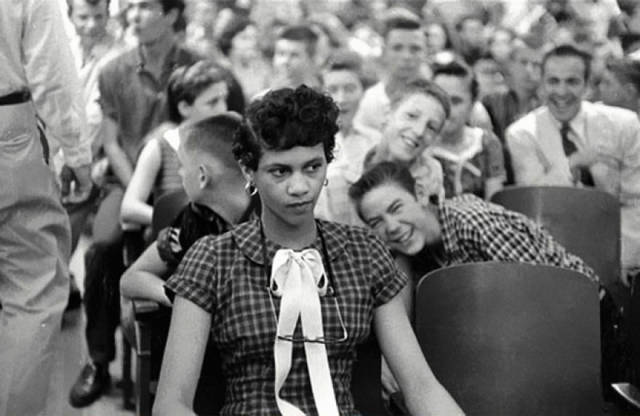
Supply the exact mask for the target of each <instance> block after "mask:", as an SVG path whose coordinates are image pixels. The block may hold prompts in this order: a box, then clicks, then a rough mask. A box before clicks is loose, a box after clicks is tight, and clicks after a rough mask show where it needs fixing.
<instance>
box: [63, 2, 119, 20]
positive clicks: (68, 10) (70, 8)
mask: <svg viewBox="0 0 640 416" xmlns="http://www.w3.org/2000/svg"><path fill="white" fill-rule="evenodd" d="M75 1H77V0H67V6H68V7H67V12H68V14H69V16H71V13H73V3H74V2H75ZM80 1H84V2H85V3H87V4H90V5H91V6H94V7H95V6H97V5H98V3H100V1H102V0H80ZM110 2H111V0H104V5H105V7H106V9H107V17H109V3H110Z"/></svg>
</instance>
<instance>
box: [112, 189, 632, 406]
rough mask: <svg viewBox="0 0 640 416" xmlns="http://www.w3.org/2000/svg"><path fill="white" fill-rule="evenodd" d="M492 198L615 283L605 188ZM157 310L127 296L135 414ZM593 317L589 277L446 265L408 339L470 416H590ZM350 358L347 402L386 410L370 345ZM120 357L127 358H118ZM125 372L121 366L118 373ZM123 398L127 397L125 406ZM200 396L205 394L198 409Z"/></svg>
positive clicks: (613, 225) (505, 193) (614, 245)
mask: <svg viewBox="0 0 640 416" xmlns="http://www.w3.org/2000/svg"><path fill="white" fill-rule="evenodd" d="M492 200H493V201H494V202H496V203H499V204H502V205H504V206H506V207H508V208H510V209H512V210H515V211H519V212H522V213H524V214H525V215H528V216H530V217H531V218H534V219H535V220H536V221H537V222H538V223H540V224H542V225H544V226H545V227H546V228H547V229H548V230H549V231H550V232H551V234H552V235H554V237H556V239H558V241H559V242H560V243H561V244H563V245H564V246H565V247H567V249H569V250H570V251H571V252H573V253H575V254H577V255H579V256H581V257H582V258H583V259H584V260H585V261H586V262H587V264H589V265H591V266H592V267H593V268H594V270H595V271H596V273H597V274H598V275H599V276H600V277H601V280H602V282H603V283H604V284H605V286H606V285H607V284H609V283H612V282H614V281H616V280H617V279H619V277H618V276H619V273H620V261H619V259H620V254H619V253H620V209H619V203H618V202H617V200H615V198H613V197H611V196H610V195H609V194H607V193H604V192H600V191H596V190H593V189H579V188H565V187H511V188H506V189H504V190H502V191H500V192H499V193H497V194H496V195H494V197H493V198H492ZM186 201H187V199H186V195H184V194H183V193H176V194H169V195H165V196H163V197H161V198H160V199H159V200H158V201H157V202H156V204H155V207H154V217H153V225H152V226H153V229H154V230H156V231H157V230H159V229H162V228H163V227H165V226H167V225H169V223H170V222H171V220H172V219H173V218H174V216H175V215H176V214H177V212H179V211H180V209H181V208H182V207H183V206H184V205H185V204H186ZM594 236H597V238H594ZM158 310H159V307H158V306H157V305H155V304H153V303H150V302H146V301H134V308H133V311H134V312H133V313H134V314H135V325H134V328H133V330H131V331H125V337H124V338H125V352H128V351H131V349H132V347H133V350H134V351H135V353H136V358H137V365H136V383H135V385H136V389H135V390H136V391H135V401H136V412H137V414H138V415H142V416H145V415H149V414H150V411H151V405H152V394H153V390H154V383H153V382H152V379H153V378H155V377H157V371H158V368H159V362H156V363H152V362H151V357H152V350H153V348H152V347H153V346H154V345H153V343H154V342H155V343H157V342H162V341H160V340H161V337H160V338H158V334H157V328H158V327H163V329H162V331H165V332H166V328H167V325H166V319H167V318H164V319H165V324H164V325H159V323H158V315H159V314H161V312H158ZM599 313H600V307H599V298H598V291H597V290H596V289H594V287H593V285H592V284H590V283H589V281H588V280H587V279H584V278H583V277H582V276H581V275H580V274H579V273H577V272H573V271H568V270H563V269H559V268H555V267H550V266H533V265H526V264H508V263H476V264H467V265H460V266H453V267H448V268H444V269H440V270H436V271H434V272H432V273H430V274H428V275H426V276H425V277H423V278H422V279H421V281H420V283H419V285H418V287H417V291H416V317H415V322H416V334H417V336H418V338H419V341H420V343H421V346H422V348H423V351H424V352H425V355H426V356H427V357H428V361H429V363H430V364H431V366H432V367H433V369H434V372H435V374H437V376H438V378H439V379H440V380H441V382H442V383H443V385H444V386H445V387H446V388H447V390H448V391H449V392H451V394H452V395H453V397H454V398H455V399H456V400H457V401H458V402H459V403H460V404H461V405H462V408H463V409H467V411H468V412H469V413H470V414H505V415H506V414H524V415H526V414H591V413H592V412H593V409H599V408H601V405H602V390H601V388H602V386H601V367H600V360H601V350H600V347H601V344H600V316H599ZM165 314H166V311H165ZM152 340H153V341H152ZM154 354H158V353H157V351H154ZM160 356H161V355H160ZM359 356H360V359H359V361H358V363H357V365H356V369H355V370H354V391H353V393H354V398H355V399H356V403H357V404H358V405H359V407H360V408H361V409H362V411H363V412H364V413H363V414H367V415H374V416H375V415H385V414H388V413H386V410H385V408H384V406H383V403H382V402H381V399H380V395H379V392H380V383H379V379H380V377H379V367H380V366H379V361H380V353H379V350H378V349H377V345H376V343H375V342H370V343H369V344H365V345H363V346H362V347H361V348H360V351H359ZM154 358H155V357H154ZM130 361H131V360H130V359H128V358H127V357H126V356H125V359H124V360H123V363H125V364H128V363H130ZM376 363H378V364H377V365H376ZM152 364H153V365H152ZM154 367H155V368H154ZM213 367H214V368H215V367H216V366H215V365H214V366H213ZM203 368H205V367H203ZM214 371H215V370H214ZM205 372H206V370H205V371H204V372H203V375H202V377H203V378H206V377H207V375H206V374H205ZM372 372H373V373H372ZM123 374H125V375H127V374H130V369H129V368H123ZM213 379H215V380H217V379H219V378H218V377H213ZM201 384H202V380H201ZM125 385H126V383H125ZM212 386H213V387H212ZM209 387H212V388H213V389H214V390H215V389H217V390H218V392H217V393H218V395H217V396H215V397H216V398H215V399H212V397H213V396H211V394H212V393H211V391H208V392H202V393H203V394H200V395H198V394H197V397H196V408H200V409H201V414H213V413H215V411H216V406H219V404H220V403H221V402H220V401H221V400H222V394H223V392H222V391H221V390H222V389H221V388H220V386H219V385H217V386H216V385H215V382H214V383H213V385H210V386H209ZM131 395H132V394H131V391H129V392H128V393H127V392H125V401H126V400H129V399H130V398H131ZM201 397H205V398H206V400H204V403H200V404H198V402H199V401H200V398H201ZM213 402H216V403H213Z"/></svg>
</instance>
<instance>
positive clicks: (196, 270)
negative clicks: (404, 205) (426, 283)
mask: <svg viewBox="0 0 640 416" xmlns="http://www.w3.org/2000/svg"><path fill="white" fill-rule="evenodd" d="M318 224H319V227H320V230H321V233H322V236H323V237H324V240H325V243H326V245H325V246H326V250H327V255H328V256H329V259H326V258H324V259H323V261H324V262H325V270H327V273H329V267H328V266H329V265H328V262H330V268H331V276H329V278H330V282H331V284H332V286H333V287H334V290H335V296H337V300H338V305H339V308H340V312H341V314H342V317H343V319H344V322H345V326H346V328H347V331H348V340H347V341H346V342H344V343H338V344H328V345H327V354H328V356H329V367H330V370H331V376H332V379H333V382H334V390H335V393H336V400H337V403H338V407H339V409H340V412H341V414H342V415H350V416H351V415H358V412H357V411H356V410H355V409H354V405H353V400H352V397H351V392H350V384H351V368H352V364H353V360H354V359H355V346H356V345H357V344H358V343H361V342H363V341H364V340H365V339H366V338H367V337H368V335H369V332H370V329H371V323H372V318H373V310H374V308H376V307H377V306H379V305H382V304H384V303H386V302H388V301H389V300H390V299H392V298H393V297H394V296H396V295H397V294H398V292H400V290H401V289H402V288H403V287H404V286H405V284H406V281H407V278H406V276H405V275H404V274H402V273H401V272H400V271H399V270H398V269H397V268H396V266H395V263H394V261H393V259H392V258H391V255H390V253H389V252H388V250H387V249H386V248H385V247H384V245H383V244H382V242H381V241H380V240H378V239H377V238H376V237H374V236H373V235H372V234H370V233H369V232H368V231H366V230H364V229H360V228H357V227H349V226H346V225H340V224H336V223H330V222H324V221H318ZM266 245H267V247H266V253H267V258H268V261H267V262H266V263H265V259H264V258H263V254H262V253H263V251H262V246H261V238H260V223H259V221H257V220H254V221H249V222H247V223H244V224H241V225H239V226H237V227H235V228H234V229H233V230H231V232H229V233H226V234H224V235H222V236H219V237H214V236H207V237H204V238H202V239H200V240H198V242H196V244H195V245H194V246H193V247H192V248H191V249H190V250H189V251H188V252H187V254H186V256H185V258H184V260H183V261H182V263H180V266H179V267H178V270H177V271H176V274H174V275H173V276H172V277H171V278H170V279H169V281H168V282H167V287H168V288H169V289H170V290H172V291H174V292H175V293H176V294H177V295H179V296H182V297H184V298H186V299H189V300H190V301H192V302H194V303H195V304H197V305H199V306H200V307H202V308H203V309H204V310H206V311H208V312H211V314H212V324H211V339H212V340H213V342H215V343H216V345H217V346H218V348H219V350H220V353H221V358H222V363H223V364H222V366H223V371H224V375H225V377H226V378H227V383H228V387H227V394H226V403H225V406H224V408H223V409H222V412H221V415H275V414H278V409H277V406H276V402H275V396H274V363H273V343H274V339H275V334H276V320H275V318H274V316H273V313H272V311H271V306H270V303H269V293H268V291H267V286H268V283H269V281H268V276H269V275H270V270H269V267H270V264H271V260H272V259H273V256H274V254H275V252H276V251H277V250H278V249H280V248H282V247H279V246H278V245H276V244H275V243H273V242H271V241H269V240H267V241H266ZM311 247H312V248H315V249H316V250H318V251H319V252H320V253H323V249H322V243H321V239H320V238H319V237H318V238H316V241H315V242H314V243H313V244H312V246H311ZM323 256H324V254H323ZM274 303H275V304H276V312H277V311H278V309H279V299H278V298H276V297H274ZM321 304H322V316H323V325H324V334H325V336H326V337H328V338H339V337H340V336H341V334H342V331H341V326H340V323H339V320H338V311H337V309H336V307H335V305H334V301H333V299H331V298H330V297H328V296H327V297H323V298H322V299H321ZM295 335H296V336H300V335H301V333H300V325H299V324H298V327H297V329H296V332H295ZM282 397H283V398H284V399H285V400H288V401H290V402H292V403H293V404H294V405H295V406H297V407H299V408H300V409H301V410H302V411H303V412H304V413H305V414H307V415H315V414H317V411H316V409H315V405H314V403H313V395H312V392H311V385H310V382H309V375H308V371H307V368H306V362H305V356H304V349H303V348H302V344H296V345H295V346H294V349H293V359H292V366H291V372H290V374H289V377H288V379H287V381H286V383H285V386H284V388H283V390H282Z"/></svg>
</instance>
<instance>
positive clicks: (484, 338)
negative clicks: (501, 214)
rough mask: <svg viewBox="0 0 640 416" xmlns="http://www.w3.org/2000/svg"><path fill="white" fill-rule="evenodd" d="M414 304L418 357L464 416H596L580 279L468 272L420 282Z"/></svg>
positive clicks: (585, 287)
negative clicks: (420, 350) (420, 349)
mask: <svg viewBox="0 0 640 416" xmlns="http://www.w3.org/2000/svg"><path fill="white" fill-rule="evenodd" d="M416 296H417V298H416V335H417V337H418V340H419V342H420V345H421V347H422V350H423V352H424V355H425V357H426V359H427V361H428V362H429V364H430V366H431V368H432V369H433V371H434V374H435V375H436V377H437V378H438V379H439V380H440V381H441V383H442V384H443V385H444V387H445V388H446V389H447V390H448V391H449V392H450V393H451V395H452V396H453V397H454V398H455V400H456V401H457V402H458V403H459V404H460V405H461V407H462V409H464V410H465V412H467V413H468V414H470V415H473V414H477V415H520V416H523V415H556V414H562V415H569V414H573V415H586V414H594V413H595V414H597V413H598V412H599V411H600V410H601V405H602V398H601V392H602V391H601V388H600V334H599V328H600V327H599V304H598V288H597V287H596V286H595V285H594V284H593V283H591V282H590V281H589V280H588V279H587V278H586V277H585V276H583V275H582V274H580V273H578V272H574V271H570V270H565V269H560V268H556V267H552V266H541V265H529V264H519V263H494V262H488V263H469V264H464V265H459V266H452V267H447V268H444V269H440V270H436V271H433V272H431V273H429V274H427V275H426V276H424V277H423V278H422V279H421V280H420V282H419V284H418V287H417V292H416Z"/></svg>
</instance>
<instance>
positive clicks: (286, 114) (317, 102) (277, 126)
mask: <svg viewBox="0 0 640 416" xmlns="http://www.w3.org/2000/svg"><path fill="white" fill-rule="evenodd" d="M338 113H339V111H338V107H337V105H336V104H335V103H334V101H333V100H332V99H331V97H330V96H329V95H326V94H323V93H321V92H319V91H316V90H314V89H312V88H309V87H307V86H306V85H301V86H299V87H297V88H296V89H293V88H282V89H278V90H273V91H270V92H268V93H267V94H266V95H265V96H264V97H263V98H262V99H258V100H255V101H254V102H252V103H251V104H250V105H249V108H248V109H247V111H246V114H245V121H244V126H245V128H244V129H240V130H238V134H237V135H236V141H235V144H234V148H233V153H234V155H235V157H236V159H237V160H238V162H240V164H242V165H243V166H245V167H246V168H248V169H251V170H256V169H257V168H258V163H259V161H260V158H261V157H262V154H263V153H264V151H265V150H275V151H279V150H288V149H291V148H293V147H296V146H306V147H311V146H316V145H318V144H322V145H323V147H324V153H325V156H326V158H327V162H330V161H331V160H332V159H333V148H334V146H335V138H334V135H335V134H336V133H337V132H338V124H337V119H338Z"/></svg>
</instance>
